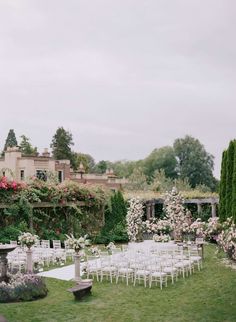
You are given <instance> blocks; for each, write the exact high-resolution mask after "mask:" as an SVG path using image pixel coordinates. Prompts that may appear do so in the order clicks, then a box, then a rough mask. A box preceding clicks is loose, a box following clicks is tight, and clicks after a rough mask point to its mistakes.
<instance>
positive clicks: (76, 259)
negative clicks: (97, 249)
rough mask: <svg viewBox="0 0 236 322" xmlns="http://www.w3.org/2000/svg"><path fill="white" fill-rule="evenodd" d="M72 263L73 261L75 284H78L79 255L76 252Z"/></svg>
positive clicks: (79, 278) (79, 279)
mask: <svg viewBox="0 0 236 322" xmlns="http://www.w3.org/2000/svg"><path fill="white" fill-rule="evenodd" d="M74 261H75V278H74V280H75V282H76V283H77V284H79V282H80V281H81V277H80V254H79V252H76V253H75V255H74Z"/></svg>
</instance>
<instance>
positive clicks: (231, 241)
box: [217, 218, 236, 260]
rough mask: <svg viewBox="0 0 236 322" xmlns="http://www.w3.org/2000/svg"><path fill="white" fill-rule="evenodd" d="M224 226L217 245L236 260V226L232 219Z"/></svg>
mask: <svg viewBox="0 0 236 322" xmlns="http://www.w3.org/2000/svg"><path fill="white" fill-rule="evenodd" d="M222 226H223V230H222V232H221V233H220V234H219V235H218V237H217V243H218V245H219V247H220V248H222V249H223V251H224V252H225V253H226V254H227V255H228V256H229V258H231V259H233V260H236V225H235V224H234V223H233V219H232V218H228V219H227V220H226V222H224V223H223V225H222Z"/></svg>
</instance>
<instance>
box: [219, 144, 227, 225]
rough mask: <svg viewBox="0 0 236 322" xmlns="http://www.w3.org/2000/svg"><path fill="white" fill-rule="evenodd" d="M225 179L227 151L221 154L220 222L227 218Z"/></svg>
mask: <svg viewBox="0 0 236 322" xmlns="http://www.w3.org/2000/svg"><path fill="white" fill-rule="evenodd" d="M226 177H227V150H225V151H224V152H223V154H222V161H221V174H220V205H219V207H220V220H221V221H224V220H225V219H226V218H227V212H226Z"/></svg>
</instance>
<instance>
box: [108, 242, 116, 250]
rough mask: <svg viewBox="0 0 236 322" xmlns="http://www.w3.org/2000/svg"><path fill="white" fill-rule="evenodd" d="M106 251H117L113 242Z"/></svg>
mask: <svg viewBox="0 0 236 322" xmlns="http://www.w3.org/2000/svg"><path fill="white" fill-rule="evenodd" d="M106 249H107V250H108V251H112V250H113V249H116V245H115V244H114V243H113V242H110V243H109V244H108V245H107V246H106Z"/></svg>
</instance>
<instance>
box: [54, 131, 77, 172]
mask: <svg viewBox="0 0 236 322" xmlns="http://www.w3.org/2000/svg"><path fill="white" fill-rule="evenodd" d="M72 145H74V142H73V138H72V134H71V133H70V132H69V131H66V130H65V129H64V128H63V127H59V128H58V129H57V131H56V133H55V134H54V136H53V138H52V143H51V145H50V147H51V148H52V154H53V157H54V159H56V160H70V162H71V165H72V167H73V168H74V169H75V168H76V155H75V153H74V152H72V150H71V146H72Z"/></svg>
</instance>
